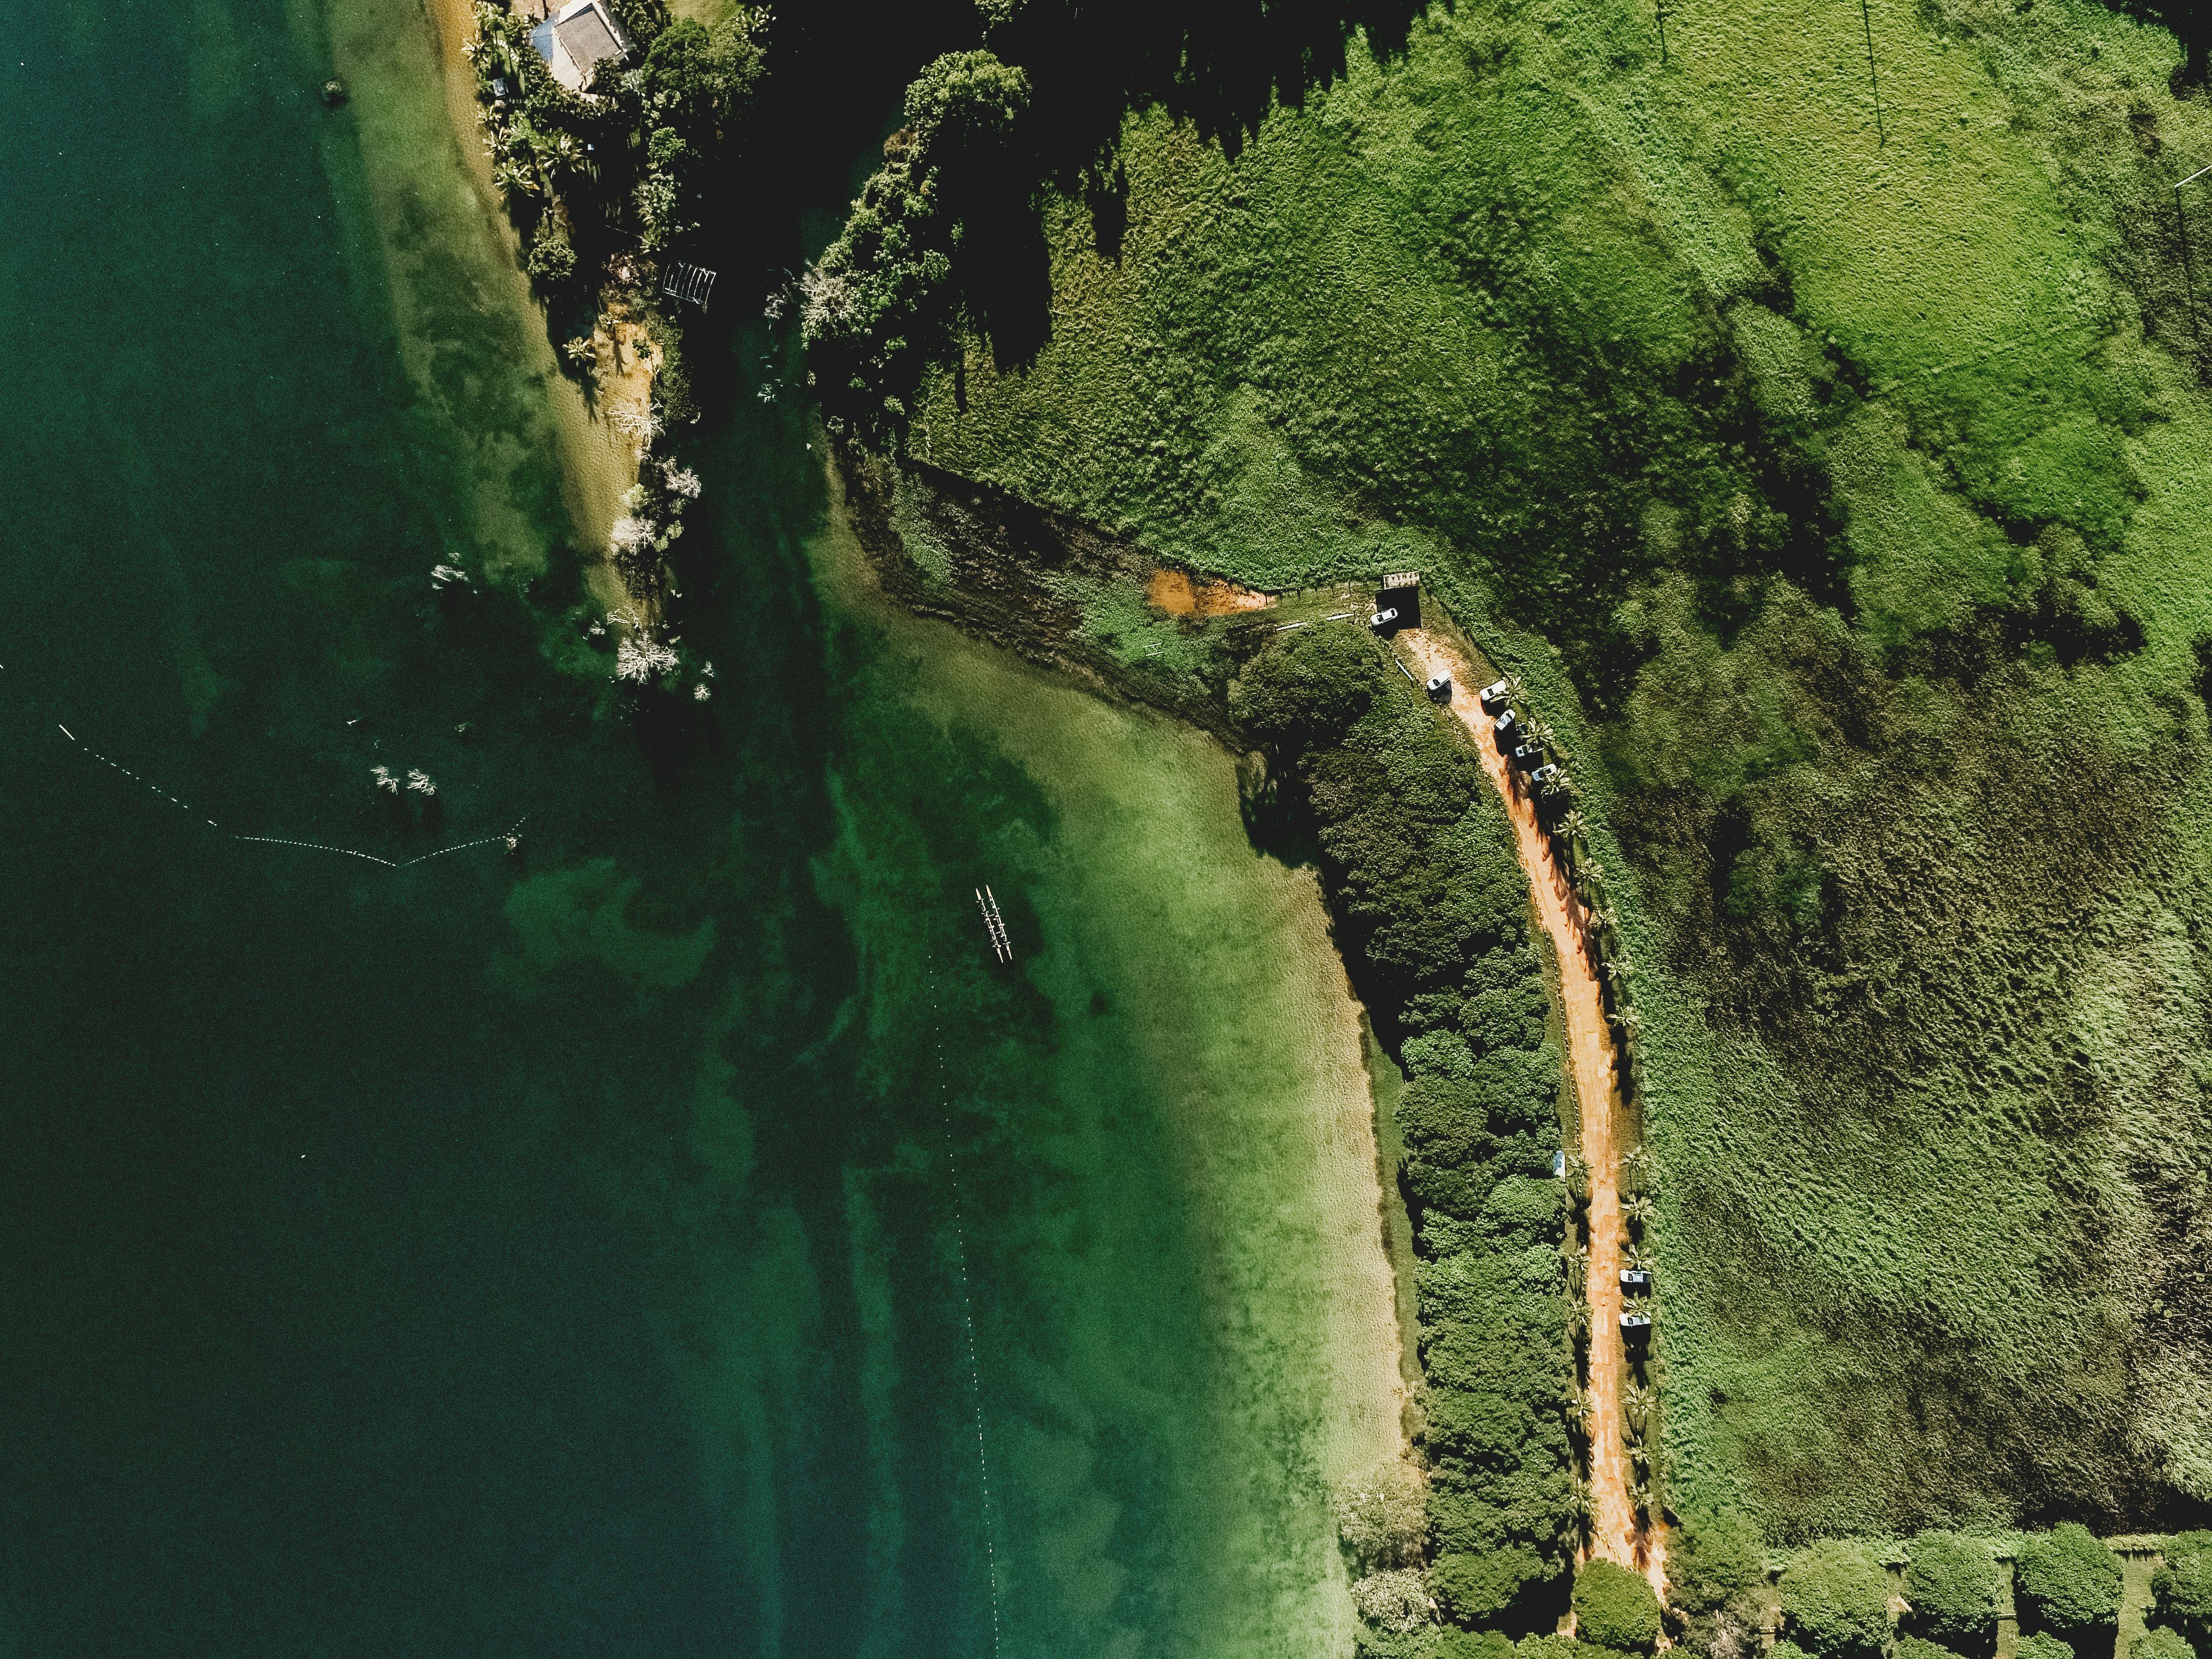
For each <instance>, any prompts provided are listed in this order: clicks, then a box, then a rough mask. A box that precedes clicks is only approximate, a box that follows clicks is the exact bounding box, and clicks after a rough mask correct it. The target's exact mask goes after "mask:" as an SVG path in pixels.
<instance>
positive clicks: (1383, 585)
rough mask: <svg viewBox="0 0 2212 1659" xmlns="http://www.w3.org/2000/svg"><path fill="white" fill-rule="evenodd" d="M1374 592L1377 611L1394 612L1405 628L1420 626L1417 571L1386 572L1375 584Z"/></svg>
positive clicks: (1419, 587)
mask: <svg viewBox="0 0 2212 1659" xmlns="http://www.w3.org/2000/svg"><path fill="white" fill-rule="evenodd" d="M1375 590H1376V591H1375V608H1376V610H1377V611H1396V612H1397V613H1398V620H1399V621H1400V622H1401V623H1402V624H1404V625H1405V626H1406V627H1407V628H1419V626H1420V625H1421V573H1420V572H1419V571H1418V570H1392V571H1387V572H1385V573H1384V574H1383V576H1382V577H1381V579H1380V580H1377V581H1376V584H1375Z"/></svg>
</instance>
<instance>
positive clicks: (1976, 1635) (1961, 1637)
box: [1905, 1532, 2003, 1654]
mask: <svg viewBox="0 0 2212 1659" xmlns="http://www.w3.org/2000/svg"><path fill="white" fill-rule="evenodd" d="M2002 1591H2003V1579H2002V1574H2001V1572H2000V1570H1999V1569H1998V1566H1997V1561H1996V1556H1995V1555H1994V1554H1992V1553H1990V1547H1989V1546H1988V1545H1987V1544H1985V1543H1984V1542H1983V1541H1981V1540H1979V1539H1978V1538H1966V1537H1961V1536H1960V1535H1959V1534H1956V1533H1943V1532H1923V1533H1922V1534H1920V1535H1919V1536H1918V1537H1917V1538H1915V1539H1914V1540H1913V1541H1912V1545H1911V1551H1910V1553H1909V1554H1908V1556H1907V1559H1906V1563H1905V1601H1907V1602H1908V1603H1909V1604H1910V1605H1911V1609H1912V1612H1911V1625H1912V1629H1913V1630H1914V1632H1916V1633H1917V1634H1918V1635H1920V1636H1923V1637H1925V1638H1928V1639H1929V1640H1930V1641H1933V1642H1936V1643H1940V1644H1942V1645H1943V1646H1944V1647H1946V1648H1948V1649H1951V1650H1954V1651H1955V1652H1958V1653H1962V1654H1979V1653H1983V1652H1985V1651H1987V1650H1989V1649H1990V1647H1991V1646H1992V1645H1993V1644H1995V1642H1996V1619H1997V1607H1998V1605H1999V1597H2000V1596H2001V1595H2002Z"/></svg>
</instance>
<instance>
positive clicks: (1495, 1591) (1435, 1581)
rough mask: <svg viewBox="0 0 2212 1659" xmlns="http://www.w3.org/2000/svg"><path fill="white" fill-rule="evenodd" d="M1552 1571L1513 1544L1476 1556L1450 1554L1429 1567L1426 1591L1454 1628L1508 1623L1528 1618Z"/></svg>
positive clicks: (1465, 1553) (1534, 1556)
mask: <svg viewBox="0 0 2212 1659" xmlns="http://www.w3.org/2000/svg"><path fill="white" fill-rule="evenodd" d="M1551 1577H1552V1568H1551V1567H1550V1566H1549V1565H1547V1564H1546V1562H1545V1561H1544V1559H1543V1558H1542V1557H1541V1556H1540V1555H1538V1554H1537V1553H1536V1552H1535V1551H1534V1550H1532V1549H1529V1548H1527V1547H1522V1546H1516V1547H1512V1548H1509V1549H1501V1550H1486V1551H1484V1552H1483V1553H1480V1554H1474V1553H1468V1552H1466V1551H1456V1550H1455V1551H1453V1552H1451V1553H1449V1554H1445V1555H1440V1556H1438V1557H1437V1561H1436V1565H1434V1566H1432V1567H1431V1568H1430V1569H1429V1588H1430V1589H1432V1590H1434V1591H1435V1592H1436V1596H1437V1601H1438V1602H1440V1603H1441V1604H1442V1605H1443V1610H1444V1616H1445V1617H1446V1618H1447V1619H1449V1620H1452V1621H1453V1622H1454V1623H1455V1624H1460V1625H1467V1626H1474V1625H1509V1624H1517V1623H1520V1622H1522V1620H1523V1619H1524V1618H1525V1617H1526V1614H1527V1613H1528V1608H1529V1606H1530V1604H1531V1603H1532V1602H1533V1601H1534V1599H1535V1595H1536V1592H1537V1591H1539V1590H1540V1589H1542V1587H1543V1586H1544V1585H1545V1584H1546V1583H1549V1582H1550V1580H1551Z"/></svg>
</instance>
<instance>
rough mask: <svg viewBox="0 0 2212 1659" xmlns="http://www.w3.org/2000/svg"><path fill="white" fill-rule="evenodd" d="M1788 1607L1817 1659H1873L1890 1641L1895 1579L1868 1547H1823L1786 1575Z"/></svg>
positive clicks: (1793, 1631) (1803, 1643) (1798, 1635)
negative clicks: (1891, 1587) (1892, 1580)
mask: <svg viewBox="0 0 2212 1659" xmlns="http://www.w3.org/2000/svg"><path fill="white" fill-rule="evenodd" d="M1782 1607H1783V1611H1784V1613H1787V1614H1788V1615H1789V1620H1790V1636H1791V1637H1792V1638H1794V1639H1795V1640H1796V1643H1797V1644H1798V1646H1800V1647H1802V1648H1803V1649H1804V1650H1805V1651H1806V1652H1807V1653H1808V1654H1810V1655H1812V1656H1813V1659H1873V1656H1874V1655H1875V1654H1878V1653H1880V1652H1881V1648H1882V1644H1883V1643H1884V1642H1886V1641H1887V1639H1888V1637H1889V1576H1888V1575H1887V1573H1885V1572H1884V1571H1882V1568H1881V1563H1880V1562H1879V1561H1877V1560H1875V1556H1874V1552H1873V1551H1872V1550H1870V1549H1869V1548H1868V1547H1867V1546H1865V1545H1864V1544H1862V1543H1858V1542H1857V1541H1847V1540H1840V1539H1839V1540H1832V1541H1825V1542H1822V1543H1818V1544H1815V1545H1814V1546H1813V1547H1811V1548H1810V1549H1808V1550H1807V1551H1806V1552H1805V1553H1803V1554H1802V1555H1801V1556H1799V1557H1798V1558H1797V1559H1796V1561H1795V1562H1793V1563H1792V1564H1791V1565H1790V1570H1789V1571H1787V1572H1785V1573H1784V1574H1783V1575H1782Z"/></svg>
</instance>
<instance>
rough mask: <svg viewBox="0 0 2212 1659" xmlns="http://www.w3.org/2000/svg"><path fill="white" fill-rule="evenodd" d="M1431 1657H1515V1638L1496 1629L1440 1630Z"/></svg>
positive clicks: (1433, 1658) (1431, 1648) (1487, 1658)
mask: <svg viewBox="0 0 2212 1659" xmlns="http://www.w3.org/2000/svg"><path fill="white" fill-rule="evenodd" d="M1429 1655H1430V1659H1513V1638H1511V1637H1510V1636H1505V1635H1502V1634H1500V1633H1499V1632H1497V1631H1494V1630H1479V1631H1478V1630H1449V1629H1448V1630H1440V1631H1438V1632H1437V1633H1436V1637H1435V1638H1434V1640H1433V1642H1432V1643H1431V1646H1430V1648H1429Z"/></svg>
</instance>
